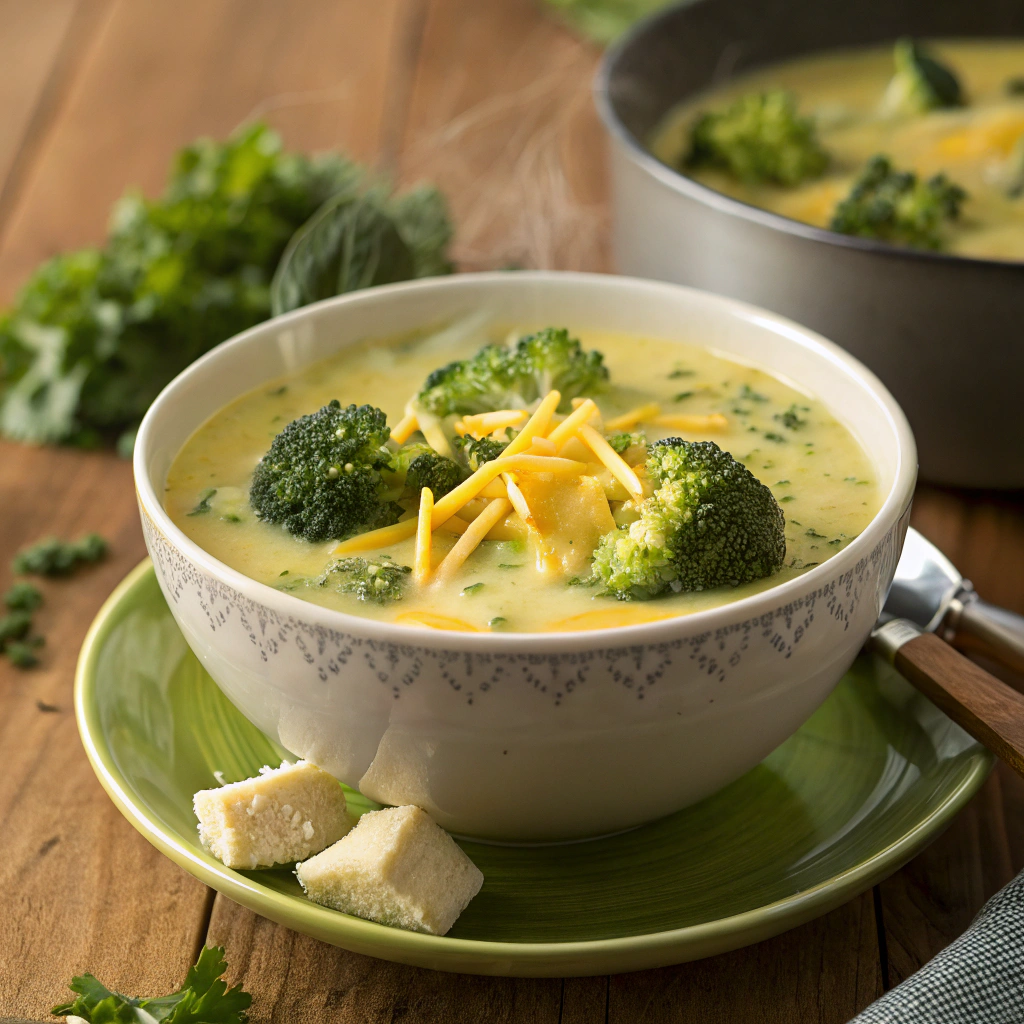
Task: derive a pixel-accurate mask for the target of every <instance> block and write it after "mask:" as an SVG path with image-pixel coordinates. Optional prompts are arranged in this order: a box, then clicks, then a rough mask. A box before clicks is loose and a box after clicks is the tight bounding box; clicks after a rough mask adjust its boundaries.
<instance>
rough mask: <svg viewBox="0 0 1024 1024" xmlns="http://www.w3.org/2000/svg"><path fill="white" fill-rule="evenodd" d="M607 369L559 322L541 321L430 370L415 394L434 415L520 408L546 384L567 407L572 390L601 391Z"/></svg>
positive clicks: (576, 392) (574, 393) (579, 392)
mask: <svg viewBox="0 0 1024 1024" xmlns="http://www.w3.org/2000/svg"><path fill="white" fill-rule="evenodd" d="M607 382H608V369H607V367H606V366H605V365H604V357H603V356H602V355H601V353H600V352H593V351H591V352H585V351H584V350H583V348H582V346H581V345H580V343H579V341H578V340H577V339H576V338H570V337H569V332H568V331H567V330H565V329H564V328H555V327H546V328H545V329H544V330H543V331H539V332H538V333H536V334H529V335H526V336H525V337H522V338H520V339H519V341H518V342H516V344H515V345H514V346H512V347H507V346H504V345H487V346H485V347H484V348H482V349H481V350H480V351H479V352H477V354H476V355H475V356H473V357H472V358H470V359H461V360H458V361H456V362H454V363H449V364H448V365H447V366H442V367H441V368H440V369H437V370H435V371H434V372H433V373H432V374H431V375H430V376H429V377H428V378H427V380H426V382H425V383H424V385H423V388H422V390H421V391H420V393H419V394H418V395H417V396H416V403H417V404H418V405H419V407H420V408H422V409H425V410H426V411H427V412H428V413H431V414H432V415H434V416H448V415H450V414H452V413H459V414H460V415H463V416H468V415H474V414H476V413H481V412H493V411H494V410H496V409H521V408H525V407H527V406H529V405H530V404H531V403H532V402H534V401H536V400H537V399H538V398H542V397H543V396H544V395H546V394H547V393H548V392H549V391H550V390H551V389H552V388H557V389H558V391H560V392H561V394H562V404H561V408H563V409H568V408H569V407H570V405H571V400H572V399H573V398H575V397H577V396H578V395H582V394H588V395H592V394H595V393H597V392H600V391H603V390H604V388H605V387H606V386H607Z"/></svg>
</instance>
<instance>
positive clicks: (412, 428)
mask: <svg viewBox="0 0 1024 1024" xmlns="http://www.w3.org/2000/svg"><path fill="white" fill-rule="evenodd" d="M419 428H420V422H419V418H418V417H417V416H416V413H414V412H407V413H406V414H405V415H404V416H403V417H402V418H401V419H400V420H399V421H398V422H397V423H396V424H395V429H394V430H392V431H391V440H392V441H394V442H395V443H396V444H405V442H406V441H408V440H409V438H410V437H412V435H413V434H415V433H416V431H417V430H419Z"/></svg>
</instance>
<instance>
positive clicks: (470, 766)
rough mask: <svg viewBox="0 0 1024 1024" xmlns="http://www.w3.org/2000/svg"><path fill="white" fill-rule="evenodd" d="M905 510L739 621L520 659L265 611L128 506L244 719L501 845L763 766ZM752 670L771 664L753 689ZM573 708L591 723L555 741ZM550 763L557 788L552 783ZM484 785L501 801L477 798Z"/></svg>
mask: <svg viewBox="0 0 1024 1024" xmlns="http://www.w3.org/2000/svg"><path fill="white" fill-rule="evenodd" d="M908 521H909V505H908V506H907V508H906V509H905V511H904V514H903V515H902V516H901V517H900V519H899V520H898V522H897V523H896V524H894V526H893V527H892V528H891V529H890V530H888V531H887V532H886V533H885V535H884V536H883V537H882V539H881V540H880V541H879V542H878V543H877V544H876V545H875V547H874V548H873V549H872V551H871V552H870V554H869V555H867V556H865V557H862V558H859V559H857V561H856V562H855V563H854V564H853V565H851V566H849V567H846V566H845V565H844V564H843V563H844V559H843V558H842V553H840V554H839V555H835V556H833V558H832V559H830V562H829V564H830V565H834V566H835V569H836V572H837V575H836V576H835V577H834V578H832V579H831V580H830V581H829V582H828V583H826V584H824V585H823V586H819V587H816V588H815V589H814V590H811V591H809V592H808V593H806V594H804V595H803V596H801V597H799V598H797V599H795V600H791V601H788V602H787V603H785V604H784V605H781V606H777V607H774V608H771V609H770V610H768V611H764V612H762V613H760V614H758V615H757V616H755V617H752V618H744V619H741V620H739V621H736V622H734V623H730V624H729V625H728V626H725V627H720V628H716V629H714V630H702V629H698V630H697V631H694V630H693V629H692V628H690V625H689V623H688V621H687V618H686V617H680V618H679V619H677V620H674V622H673V623H672V624H673V625H674V626H675V627H676V628H675V629H674V630H673V631H672V632H673V634H674V635H673V636H672V638H671V639H665V640H660V641H657V642H653V643H646V644H637V643H634V644H626V645H624V646H618V645H616V646H603V645H602V646H594V647H593V648H591V649H583V650H574V651H569V652H559V651H553V652H534V653H522V652H520V651H518V650H510V651H492V650H487V651H485V650H479V651H453V650H451V649H450V648H449V647H448V642H449V637H448V636H447V635H446V634H439V635H438V641H437V644H436V645H435V646H425V645H422V644H414V643H401V642H395V641H390V640H380V639H377V638H374V637H372V636H367V635H359V634H358V633H357V632H355V631H353V630H342V629H337V628H334V627H332V626H328V625H325V624H323V623H321V622H316V621H313V620H314V619H315V618H319V617H320V615H319V613H321V612H322V609H320V608H318V607H317V606H314V605H310V604H307V603H305V602H302V603H301V604H302V606H303V607H304V608H308V609H309V617H305V616H302V615H301V614H282V613H281V612H279V611H277V610H275V609H273V608H271V607H269V606H268V605H266V604H263V603H261V602H260V601H257V600H255V599H254V598H252V597H248V596H246V595H245V594H243V593H241V592H240V591H239V590H237V589H236V588H234V587H232V586H230V585H229V584H227V583H225V582H224V581H222V580H218V579H216V578H215V577H213V576H211V575H210V574H209V573H207V572H205V571H204V570H203V569H202V568H201V567H199V566H198V565H197V564H196V563H195V562H193V561H191V560H190V559H188V558H187V557H186V556H185V555H184V554H183V553H182V552H181V551H180V550H178V549H177V548H176V547H175V546H174V545H173V544H171V543H170V542H169V541H168V540H167V539H166V538H165V537H164V536H163V534H162V533H161V532H160V530H159V528H158V527H157V526H156V524H155V523H154V522H153V520H152V519H151V518H150V517H149V516H148V515H147V514H146V512H145V510H144V509H143V510H142V523H143V529H144V533H145V537H146V544H147V546H148V548H149V552H150V555H151V557H152V559H153V564H154V567H155V569H156V574H157V579H158V580H159V583H160V587H161V589H162V591H163V593H164V596H165V597H166V598H167V602H168V605H169V606H170V609H171V612H172V614H173V615H174V618H175V620H176V621H177V622H178V625H179V626H180V627H181V629H182V632H183V633H184V634H185V637H186V638H187V640H188V642H189V644H190V646H191V647H192V648H193V650H195V651H196V652H197V653H198V654H199V655H200V657H201V659H202V661H203V664H204V666H205V668H206V669H207V671H208V672H209V673H210V674H211V676H213V678H214V679H215V680H216V681H217V682H218V684H219V685H220V686H221V688H222V689H223V691H224V692H225V693H226V694H227V696H228V697H229V698H230V699H231V700H232V702H233V703H235V704H236V706H238V707H239V708H240V709H241V710H242V711H243V712H244V713H245V714H246V715H247V716H248V717H249V718H250V720H251V721H252V722H253V723H254V724H255V725H256V726H257V727H258V728H260V729H261V730H262V731H263V732H265V733H267V734H268V735H269V736H271V737H272V738H274V739H275V740H277V741H278V742H279V743H280V744H281V745H282V746H284V747H286V748H287V749H289V750H291V751H292V752H293V753H294V754H295V755H296V756H297V757H306V758H309V759H310V760H313V761H315V762H316V763H317V764H319V765H321V766H323V767H324V768H326V769H327V770H329V771H331V772H333V773H334V774H335V775H337V776H338V778H340V779H342V781H344V782H346V783H347V784H348V785H350V786H354V787H356V788H358V789H360V790H361V791H362V792H363V793H364V794H365V795H367V796H369V797H371V798H372V799H374V800H378V801H380V802H382V803H417V804H419V805H420V806H422V807H424V808H425V809H427V810H428V811H429V812H430V813H431V814H432V815H434V816H435V817H436V818H437V820H438V821H439V822H440V823H441V824H443V825H444V826H445V827H447V828H449V829H452V830H453V831H456V832H460V833H471V834H474V835H477V836H482V837H485V838H495V839H501V838H508V837H515V838H516V839H517V840H519V841H523V840H538V841H542V840H547V839H552V838H555V837H560V838H565V837H567V836H580V835H594V834H603V833H608V832H614V831H618V830H620V829H623V828H628V827H631V826H633V825H636V824H640V823H641V822H643V821H646V820H650V819H652V818H655V817H659V816H661V815H663V814H668V813H670V812H672V811H673V810H677V809H678V808H679V807H683V806H686V805H687V804H689V803H692V802H694V801H696V800H699V799H701V798H702V797H704V796H707V795H709V794H710V793H712V792H714V791H715V790H717V789H718V788H720V786H722V785H724V784H725V783H726V782H728V781H730V780H731V779H733V778H735V777H736V776H738V775H740V774H742V772H743V771H746V770H747V769H749V768H751V767H753V766H754V765H755V764H757V763H758V762H759V761H761V760H762V759H763V758H764V757H765V756H766V755H767V754H768V753H769V752H770V751H771V750H773V749H774V748H775V747H776V746H777V745H778V744H779V743H780V742H781V741H782V740H783V739H785V738H786V736H788V735H789V734H790V733H791V732H792V731H793V730H794V729H795V728H797V726H799V724H800V723H801V722H802V721H803V720H804V719H805V718H806V717H807V716H808V715H809V714H810V713H811V711H813V710H814V708H815V707H817V705H818V704H820V703H821V701H823V700H824V699H825V697H826V696H828V694H829V693H830V692H831V690H832V687H833V685H834V684H835V681H836V680H837V679H838V678H839V677H840V676H841V675H842V674H843V672H845V671H846V669H847V668H848V667H849V665H850V664H851V663H852V661H853V659H854V657H855V656H856V654H857V651H858V650H859V648H860V646H861V643H862V639H863V635H864V633H865V631H866V630H867V629H870V627H871V624H872V623H873V622H874V621H875V619H876V618H877V617H878V614H879V612H880V611H881V607H882V604H883V603H884V600H885V594H886V592H887V590H888V587H889V584H890V583H891V582H892V577H893V573H894V572H895V569H896V562H897V560H898V558H899V553H900V550H901V548H902V545H903V539H904V537H905V535H906V529H907V524H908ZM297 600H298V599H296V601H297ZM301 611H302V608H300V612H301ZM396 628H398V629H399V630H400V629H401V628H402V627H396ZM214 638H216V642H214ZM598 643H600V641H599V640H598V638H597V637H595V644H598ZM781 663H784V664H781ZM766 675H771V676H776V675H777V676H779V677H780V678H779V682H778V684H777V685H776V687H773V688H771V689H770V690H768V691H765V690H764V688H763V685H762V680H763V679H764V677H765V676H766ZM755 692H760V693H761V695H762V697H764V696H767V695H768V694H769V693H770V694H772V695H775V696H779V695H780V692H784V693H785V701H784V702H785V705H786V712H785V713H784V714H782V715H781V716H780V715H776V716H774V720H772V721H768V720H766V719H764V718H763V717H762V716H761V714H760V713H753V714H752V710H753V709H752V706H751V700H750V699H751V696H752V695H753V694H754V693H755ZM524 695H526V696H525V699H524ZM576 701H580V702H583V703H585V705H586V709H585V714H586V717H587V719H588V721H589V723H590V729H588V733H589V735H588V736H586V737H585V738H575V739H572V740H570V739H569V734H570V732H571V731H572V729H573V727H574V726H576V725H577V724H578V723H577V722H575V721H574V716H573V704H574V702H576ZM755 703H756V706H758V707H759V706H760V705H761V703H762V701H760V700H758V701H756V702H755ZM356 708H358V709H359V711H358V714H356V713H355V709H356ZM425 711H429V714H424V712H425ZM594 726H597V728H596V729H595V728H594ZM723 730H724V732H723ZM723 734H724V735H728V736H729V737H730V742H729V743H728V744H726V745H725V746H724V748H723V747H721V744H720V743H719V739H718V737H719V736H720V735H723ZM710 736H714V737H715V740H714V743H713V744H709V743H708V738H709V737H710ZM567 741H568V743H569V745H570V746H571V748H572V754H571V756H570V755H568V754H567ZM716 748H720V749H716ZM566 772H568V773H569V777H570V780H571V781H569V782H568V783H567V784H566V783H565V782H563V784H561V785H559V786H552V785H551V780H552V779H553V778H556V777H558V776H559V775H561V774H564V773H566ZM566 786H568V791H567V788H566ZM495 792H503V793H505V794H506V798H505V799H504V800H503V801H501V802H500V803H498V804H496V805H494V806H488V805H487V803H486V802H485V801H482V800H481V799H480V798H481V795H482V794H491V793H495ZM638 792H644V793H645V796H644V797H642V798H641V799H640V800H639V801H638V800H637V799H636V794H637V793H638ZM567 801H568V802H571V804H572V811H571V814H567V813H566V802H567ZM616 807H622V808H623V809H624V810H623V812H622V814H616V812H615V810H614V808H616ZM570 821H571V822H572V824H570Z"/></svg>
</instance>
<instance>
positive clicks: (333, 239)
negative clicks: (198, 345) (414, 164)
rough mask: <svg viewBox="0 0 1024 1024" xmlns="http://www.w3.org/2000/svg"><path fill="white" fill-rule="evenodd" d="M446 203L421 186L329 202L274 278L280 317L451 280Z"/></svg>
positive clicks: (294, 244)
mask: <svg viewBox="0 0 1024 1024" xmlns="http://www.w3.org/2000/svg"><path fill="white" fill-rule="evenodd" d="M451 234H452V229H451V223H450V221H449V219H448V212H447V208H446V206H445V202H444V197H443V196H442V195H441V193H440V192H438V191H437V190H436V189H433V188H427V187H421V188H418V189H416V190H415V191H413V192H410V193H407V194H406V195H404V196H400V197H399V198H398V199H394V200H391V199H388V198H387V197H386V195H385V194H384V193H383V191H382V190H381V189H380V188H379V187H377V188H372V189H370V190H368V191H366V192H363V193H361V194H356V193H352V192H345V193H340V194H339V195H337V196H334V197H333V198H332V199H329V200H328V201H327V202H326V203H324V205H323V206H322V207H321V208H320V209H319V210H318V211H317V212H316V213H315V214H314V215H313V217H312V218H311V219H310V220H309V221H308V223H306V224H305V225H303V227H302V228H301V229H300V230H299V231H298V232H297V233H296V234H295V237H294V238H292V240H291V242H290V243H289V244H288V248H287V249H286V250H285V252H284V255H283V256H282V257H281V263H280V265H279V266H278V268H277V272H276V274H275V275H274V280H273V284H272V285H271V290H270V298H271V307H272V309H273V312H274V314H275V315H277V314H279V313H286V312H288V311H289V310H292V309H297V308H299V307H300V306H304V305H306V304H307V303H310V302H316V301H317V300H318V299H326V298H330V297H331V296H332V295H342V294H344V293H345V292H351V291H355V290H357V289H359V288H369V287H371V286H372V285H378V284H391V283H393V282H395V281H407V280H409V279H410V278H413V277H428V276H431V275H436V274H448V273H451V271H452V265H451V263H450V262H449V261H448V259H447V256H446V251H447V247H448V243H449V241H450V240H451Z"/></svg>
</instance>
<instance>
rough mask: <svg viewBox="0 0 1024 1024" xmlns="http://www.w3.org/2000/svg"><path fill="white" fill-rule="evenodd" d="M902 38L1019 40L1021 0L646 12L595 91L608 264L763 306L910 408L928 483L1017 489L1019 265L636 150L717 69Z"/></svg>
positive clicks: (612, 54) (1023, 265) (786, 0)
mask: <svg viewBox="0 0 1024 1024" xmlns="http://www.w3.org/2000/svg"><path fill="white" fill-rule="evenodd" d="M904 35H913V36H916V37H921V38H928V37H943V36H945V37H961V38H963V37H971V36H974V37H986V36H987V37H994V36H1024V4H1021V3H1019V0H972V2H971V3H964V2H963V0H933V2H932V3H930V4H921V3H919V2H915V0H860V2H859V3H856V4H836V3H823V2H822V0H698V2H696V3H690V4H687V5H684V6H680V7H673V8H670V9H668V10H667V11H665V12H663V13H661V14H659V15H656V16H655V17H653V18H650V19H648V20H646V21H644V22H642V23H641V24H640V25H639V26H638V27H637V28H636V29H635V30H634V31H633V32H632V33H631V34H630V35H629V36H628V37H627V38H625V39H624V40H623V41H622V42H620V43H619V44H618V45H616V46H615V47H613V48H612V49H611V50H609V51H608V53H607V54H606V56H605V58H604V61H603V63H602V65H601V68H600V71H599V73H598V77H597V81H596V85H595V93H596V102H597V107H598V111H599V113H600V115H601V118H602V119H603V121H604V124H605V127H606V128H607V130H608V133H609V136H610V138H611V169H612V199H613V225H614V226H613V245H614V257H615V261H616V263H617V266H618V269H619V270H620V271H621V272H623V273H625V274H630V275H636V276H642V277H652V278H658V279H661V280H666V281H677V282H681V283H684V284H689V285H695V286H697V287H699V288H706V289H709V290H710V291H715V292H721V293H723V294H725V295H730V296H734V297H736V298H740V299H745V300H747V301H749V302H752V303H755V304H757V305H759V306H766V307H768V308H769V309H772V310H775V311H777V312H779V313H782V314H784V315H785V316H788V317H791V318H792V319H794V320H797V321H799V322H800V323H802V324H806V325H807V326H808V327H811V328H813V329H814V330H816V331H819V332H820V333H821V334H824V335H825V336H826V337H828V338H831V339H832V340H833V341H836V342H838V343H839V344H840V345H842V346H844V347H845V348H846V349H848V350H849V351H850V352H852V353H853V354H854V355H855V356H857V357H858V358H859V359H862V360H863V361H864V362H865V363H867V365H868V366H870V367H871V368H872V369H873V370H874V371H875V372H876V373H877V374H878V375H879V376H880V377H881V378H882V380H883V381H884V382H885V383H886V385H888V387H889V388H890V390H891V391H892V392H893V394H894V395H895V396H896V398H897V400H898V401H899V402H900V404H901V405H902V406H903V408H904V410H905V411H906V413H907V416H908V417H909V419H910V422H911V425H912V426H913V428H914V431H915V433H916V435H917V441H918V446H919V449H920V459H921V473H922V475H923V476H925V477H926V478H927V479H929V480H932V481H934V482H936V483H945V484H955V485H959V486H968V487H998V488H1011V487H1024V427H1022V426H1021V424H1022V411H1024V388H1022V385H1024V337H1022V335H1024V330H1022V325H1024V262H1008V261H996V260H978V259H966V258H963V257H958V256H950V255H946V254H942V253H930V252H916V251H912V250H908V249H901V248H896V247H894V246H890V245H886V244H883V243H879V242H873V241H870V240H865V239H857V238H851V237H847V236H844V235H839V234H835V233H834V232H831V231H826V230H824V229H822V228H815V227H811V226H809V225H806V224H801V223H799V222H797V221H793V220H789V219H788V218H786V217H782V216H779V215H778V214H774V213H769V212H767V211H765V210H760V209H757V208H755V207H752V206H749V205H748V204H746V203H743V202H740V201H739V200H736V199H732V198H730V197H728V196H725V195H722V194H721V193H718V192H715V191H713V190H712V189H709V188H707V187H706V186H704V185H700V184H698V183H697V182H695V181H693V180H691V179H690V178H687V177H685V176H683V175H682V174H680V173H678V172H677V171H675V170H673V169H672V168H670V167H668V166H666V165H665V164H663V163H661V162H660V161H659V160H657V159H656V158H655V157H654V156H652V155H651V154H650V153H649V152H648V150H647V148H646V147H647V143H648V141H649V140H650V138H651V134H652V132H653V131H654V129H655V128H656V126H657V125H658V123H659V122H660V121H661V119H662V117H663V116H664V115H665V114H666V113H667V112H668V111H669V110H670V109H671V108H672V107H673V106H675V104H676V103H678V102H679V101H680V100H682V99H683V98H685V97H687V96H689V95H692V94H693V93H696V92H698V91H700V90H702V89H705V88H707V87H708V86H710V85H711V84H712V83H714V82H718V81H720V80H721V79H722V78H723V68H725V69H726V73H727V74H728V75H733V74H736V73H740V72H744V71H748V70H750V69H752V68H755V67H758V66H762V65H765V64H772V63H776V62H778V61H782V60H786V59H788V58H792V57H797V56H800V55H802V54H809V53H814V52H817V51H821V50H828V49H833V48H838V47H849V46H859V45H868V44H873V43H875V44H877V43H883V42H889V41H892V40H893V39H896V38H898V37H899V36H904ZM726 65H727V67H726ZM1022 202H1024V200H1022Z"/></svg>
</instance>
